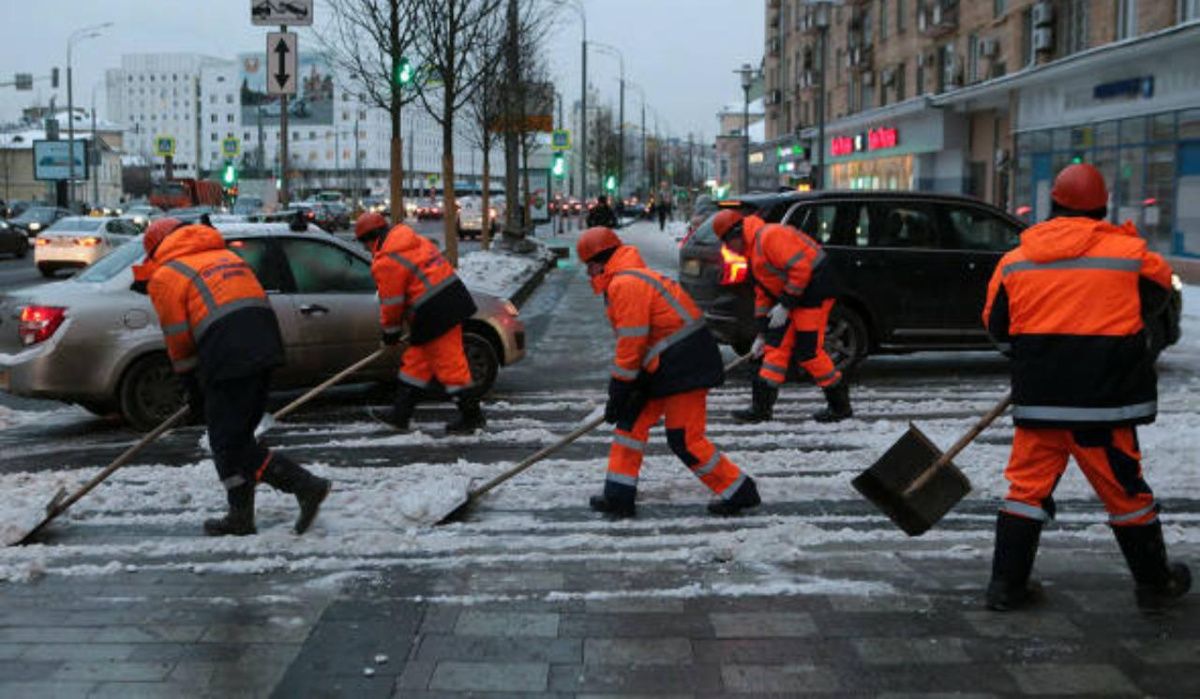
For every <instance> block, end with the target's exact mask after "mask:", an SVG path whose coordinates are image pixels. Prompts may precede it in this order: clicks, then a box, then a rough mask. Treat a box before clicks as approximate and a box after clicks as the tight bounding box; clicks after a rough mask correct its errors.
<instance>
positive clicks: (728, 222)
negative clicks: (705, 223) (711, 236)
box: [712, 209, 746, 240]
mask: <svg viewBox="0 0 1200 699" xmlns="http://www.w3.org/2000/svg"><path fill="white" fill-rule="evenodd" d="M744 218H746V217H745V215H743V214H742V212H741V211H738V210H737V209H721V211H720V212H718V213H717V215H716V216H713V222H712V227H713V233H716V234H717V237H718V238H720V239H721V240H724V239H725V236H726V235H728V234H729V231H731V230H733V229H734V227H735V226H737V225H738V224H740V223H741V222H742V219H744Z"/></svg>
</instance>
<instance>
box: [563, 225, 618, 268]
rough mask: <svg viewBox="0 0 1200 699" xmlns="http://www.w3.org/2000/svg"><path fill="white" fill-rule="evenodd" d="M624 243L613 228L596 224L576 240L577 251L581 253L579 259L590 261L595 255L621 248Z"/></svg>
mask: <svg viewBox="0 0 1200 699" xmlns="http://www.w3.org/2000/svg"><path fill="white" fill-rule="evenodd" d="M622 245H624V243H622V242H621V239H620V238H618V237H617V234H616V232H614V231H613V229H611V228H605V227H604V226H596V227H595V228H589V229H587V230H586V231H584V232H583V235H581V236H579V240H578V241H576V242H575V251H576V252H578V253H579V259H581V260H583V261H584V262H590V261H591V260H592V258H593V257H595V256H596V255H599V254H600V253H602V252H604V251H605V250H612V249H614V248H619V247H621V246H622Z"/></svg>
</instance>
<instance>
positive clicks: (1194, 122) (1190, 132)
mask: <svg viewBox="0 0 1200 699" xmlns="http://www.w3.org/2000/svg"><path fill="white" fill-rule="evenodd" d="M1186 138H1200V109H1189V110H1187V111H1186V112H1180V113H1179V140H1181V141H1182V140H1183V139H1186Z"/></svg>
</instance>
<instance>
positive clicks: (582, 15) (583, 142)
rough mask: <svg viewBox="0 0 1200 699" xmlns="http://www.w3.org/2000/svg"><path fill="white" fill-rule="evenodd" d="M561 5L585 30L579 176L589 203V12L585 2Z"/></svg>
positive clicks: (568, 1) (562, 2)
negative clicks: (569, 10) (571, 11)
mask: <svg viewBox="0 0 1200 699" xmlns="http://www.w3.org/2000/svg"><path fill="white" fill-rule="evenodd" d="M556 2H557V4H559V5H570V6H571V8H572V9H574V10H575V11H576V12H578V13H579V22H580V24H581V25H582V29H583V40H582V41H581V42H580V44H579V55H580V60H579V64H580V73H581V76H580V81H579V82H580V85H581V89H580V95H579V114H580V117H581V118H580V120H579V150H580V156H579V175H580V177H581V178H582V182H583V185H582V187H581V192H580V195H581V196H582V197H583V200H584V201H587V192H588V186H587V185H588V170H587V157H588V150H587V45H588V40H587V12H586V11H585V10H584V8H583V0H556Z"/></svg>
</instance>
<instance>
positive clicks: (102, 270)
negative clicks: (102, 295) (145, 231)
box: [72, 236, 145, 284]
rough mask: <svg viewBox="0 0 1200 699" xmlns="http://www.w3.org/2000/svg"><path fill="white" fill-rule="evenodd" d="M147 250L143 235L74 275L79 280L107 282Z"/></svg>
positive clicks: (74, 278)
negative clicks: (144, 247) (144, 249)
mask: <svg viewBox="0 0 1200 699" xmlns="http://www.w3.org/2000/svg"><path fill="white" fill-rule="evenodd" d="M143 254H145V252H144V251H143V250H142V238H141V236H139V237H137V238H135V239H133V240H131V241H129V242H128V243H125V244H124V245H122V246H121V247H119V248H117V249H116V250H113V251H112V252H110V253H109V254H107V255H105V256H104V257H101V258H100V259H99V260H96V262H94V263H93V264H91V265H89V266H88V267H87V268H86V269H84V270H83V271H82V272H80V273H79V274H77V275H75V276H74V277H72V279H73V280H75V281H77V282H90V283H93V284H94V283H97V282H106V281H108V280H109V279H112V278H113V277H115V276H117V275H118V274H120V273H121V272H123V271H125V269H126V268H127V267H129V266H130V265H132V264H133V263H134V262H137V260H138V258H140V257H141V256H142V255H143Z"/></svg>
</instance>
